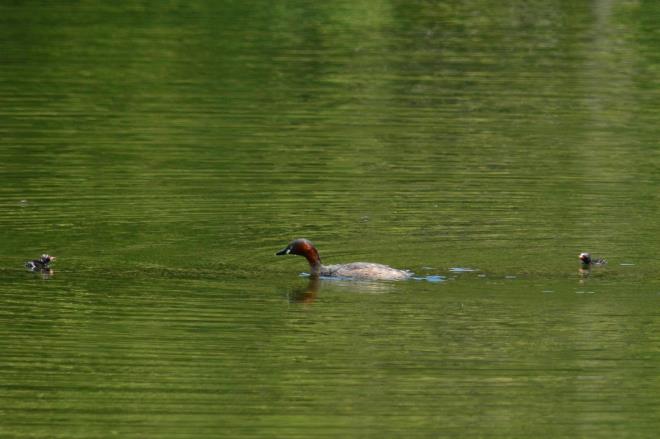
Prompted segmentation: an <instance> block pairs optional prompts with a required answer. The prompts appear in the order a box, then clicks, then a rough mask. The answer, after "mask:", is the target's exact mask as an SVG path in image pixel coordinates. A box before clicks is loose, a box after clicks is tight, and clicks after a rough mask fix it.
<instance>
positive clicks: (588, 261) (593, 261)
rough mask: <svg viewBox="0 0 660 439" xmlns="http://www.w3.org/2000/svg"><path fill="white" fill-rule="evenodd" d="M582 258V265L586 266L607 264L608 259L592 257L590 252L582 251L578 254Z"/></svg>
mask: <svg viewBox="0 0 660 439" xmlns="http://www.w3.org/2000/svg"><path fill="white" fill-rule="evenodd" d="M578 258H580V261H581V262H582V265H583V266H585V267H590V266H592V265H605V264H607V261H606V260H605V259H603V258H592V257H591V255H590V254H589V253H580V255H579V256H578Z"/></svg>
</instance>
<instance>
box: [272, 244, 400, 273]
mask: <svg viewBox="0 0 660 439" xmlns="http://www.w3.org/2000/svg"><path fill="white" fill-rule="evenodd" d="M275 254H276V255H278V256H279V255H289V254H291V255H300V256H304V257H305V258H306V259H307V262H309V268H310V270H311V273H310V274H311V275H312V276H315V277H316V276H324V277H343V278H352V279H363V280H400V279H408V278H409V277H410V276H412V273H411V272H409V271H405V270H397V269H396V268H392V267H390V266H387V265H383V264H374V263H371V262H354V263H352V264H338V265H323V264H321V257H320V256H319V252H318V250H316V247H314V244H312V243H311V242H310V241H308V240H307V239H304V238H299V239H295V240H293V241H291V243H290V244H289V245H287V246H286V247H285V248H283V249H282V250H280V251H278V252H277V253H275Z"/></svg>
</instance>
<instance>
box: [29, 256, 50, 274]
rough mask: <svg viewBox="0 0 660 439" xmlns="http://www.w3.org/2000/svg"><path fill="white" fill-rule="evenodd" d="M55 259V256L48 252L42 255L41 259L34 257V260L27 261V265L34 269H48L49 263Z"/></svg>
mask: <svg viewBox="0 0 660 439" xmlns="http://www.w3.org/2000/svg"><path fill="white" fill-rule="evenodd" d="M54 260H55V256H49V255H46V254H43V255H41V257H40V258H39V259H34V260H32V261H27V262H26V263H25V266H26V267H27V268H28V269H29V270H32V271H41V270H48V268H49V267H48V265H49V264H50V263H51V262H52V261H54Z"/></svg>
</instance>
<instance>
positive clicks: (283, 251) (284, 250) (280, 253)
mask: <svg viewBox="0 0 660 439" xmlns="http://www.w3.org/2000/svg"><path fill="white" fill-rule="evenodd" d="M290 252H291V249H290V248H289V247H285V248H283V249H282V250H280V251H278V252H277V253H275V256H282V255H288V254H289V253H290Z"/></svg>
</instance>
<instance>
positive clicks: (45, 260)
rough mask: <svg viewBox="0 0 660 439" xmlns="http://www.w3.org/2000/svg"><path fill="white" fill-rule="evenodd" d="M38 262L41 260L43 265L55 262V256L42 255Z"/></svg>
mask: <svg viewBox="0 0 660 439" xmlns="http://www.w3.org/2000/svg"><path fill="white" fill-rule="evenodd" d="M40 260H41V262H42V263H44V264H45V265H48V264H50V263H51V261H54V260H55V256H50V255H47V254H45V253H44V254H43V255H41V258H40Z"/></svg>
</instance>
